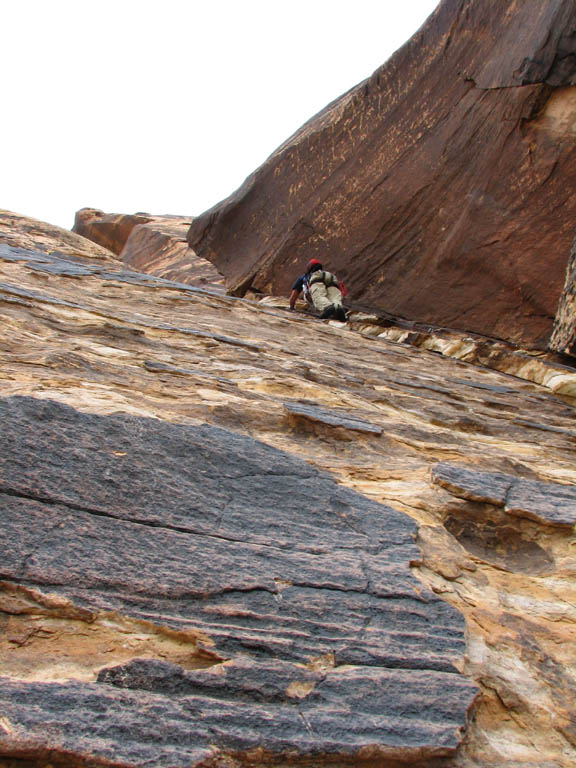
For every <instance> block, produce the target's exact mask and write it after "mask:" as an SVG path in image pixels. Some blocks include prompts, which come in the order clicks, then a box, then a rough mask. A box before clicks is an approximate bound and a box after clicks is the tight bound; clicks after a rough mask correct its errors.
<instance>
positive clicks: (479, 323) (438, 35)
mask: <svg viewBox="0 0 576 768" xmlns="http://www.w3.org/2000/svg"><path fill="white" fill-rule="evenodd" d="M575 26H576V8H575V6H574V3H573V2H572V0H540V1H539V2H538V3H531V2H517V0H502V1H501V2H494V1H493V0H443V2H441V3H440V5H439V7H438V9H437V10H436V12H435V13H434V14H433V15H432V16H431V17H430V19H429V20H428V22H427V23H426V24H425V25H424V26H423V27H422V28H421V30H420V31H419V32H418V33H417V34H416V35H415V36H414V37H413V38H412V39H411V40H410V41H409V42H408V43H407V44H406V45H405V46H404V47H403V48H402V49H400V50H399V51H398V52H397V53H396V54H395V55H394V56H393V57H392V58H391V59H390V60H389V61H388V62H387V63H386V64H385V65H384V66H383V67H382V68H380V69H379V70H377V71H376V72H375V73H374V74H373V75H372V77H370V78H369V79H368V80H366V81H365V82H363V83H361V84H360V85H358V86H357V87H356V88H354V89H352V90H351V91H349V92H348V93H346V94H345V95H344V96H342V97H341V98H340V99H338V100H337V101H335V102H333V103H332V104H331V105H329V106H328V107H326V109H325V110H323V111H322V112H320V113H319V114H318V115H316V116H315V117H313V118H312V119H311V120H310V121H309V122H308V123H306V124H305V125H304V126H303V127H302V128H301V129H300V130H299V131H298V132H297V133H296V134H294V135H293V136H292V137H291V138H290V139H288V140H287V141H286V142H285V143H284V144H283V145H282V146H281V147H280V148H279V149H278V150H277V151H276V152H275V153H274V154H273V155H272V156H271V157H270V158H269V159H268V160H267V161H266V163H265V164H264V165H263V166H261V167H260V168H259V169H258V170H257V171H256V172H255V173H254V174H253V175H252V176H251V177H249V179H247V181H246V182H245V184H244V185H243V186H242V187H241V188H240V189H239V190H238V191H237V192H236V193H234V194H233V195H232V196H231V197H229V198H228V199H227V200H225V201H224V202H222V203H220V204H219V205H217V206H215V207H214V208H213V209H211V210H210V211H208V212H206V213H204V214H203V215H201V216H199V217H198V218H196V219H195V220H194V221H193V223H192V225H191V228H190V234H189V238H188V239H189V243H190V245H191V247H192V248H193V249H194V250H195V251H196V252H197V253H198V254H199V255H202V256H205V257H206V258H207V259H209V260H210V261H212V262H213V263H214V264H215V265H216V266H217V267H218V269H219V270H220V271H222V272H223V273H224V274H225V275H226V278H227V280H228V283H229V286H230V289H231V290H232V291H233V292H234V293H235V294H236V295H243V294H244V292H245V291H246V290H247V288H249V287H252V288H254V289H257V290H261V291H264V292H268V293H274V294H283V293H286V291H287V290H288V289H289V288H290V284H291V283H292V282H293V281H294V279H295V277H296V276H297V275H298V274H299V273H301V272H302V271H303V267H304V265H305V263H306V261H307V260H308V259H309V258H310V257H317V258H320V259H321V260H323V261H325V262H326V263H327V264H328V265H329V267H330V269H333V270H334V271H335V272H336V273H337V274H338V275H339V276H340V277H341V278H342V279H344V280H345V281H346V283H347V286H348V288H349V290H350V300H351V301H352V302H353V303H355V304H356V305H357V306H359V305H365V306H370V307H373V308H374V307H376V308H381V309H384V310H386V311H387V312H389V313H392V314H394V315H400V316H403V317H406V318H410V319H413V320H420V321H425V322H430V323H434V324H436V325H446V326H449V327H453V328H459V329H465V330H468V331H475V332H479V333H483V334H488V335H491V336H497V337H501V338H504V339H508V340H512V341H514V342H518V343H524V344H526V343H529V344H532V345H536V346H539V347H540V348H545V346H546V344H547V343H548V341H549V339H550V334H551V331H552V326H553V321H554V317H555V315H556V311H557V308H558V301H559V299H560V297H561V295H562V288H563V284H564V277H565V272H566V263H567V260H568V254H569V250H570V245H571V242H572V238H573V228H574V219H575V214H576V198H575V197H574V195H573V194H572V187H573V179H574V177H575V175H576V144H575V141H574V137H575V124H576V123H575V120H576V87H575V83H576V79H575V77H576V74H575V73H576V48H575V42H574V41H575V38H574V28H575Z"/></svg>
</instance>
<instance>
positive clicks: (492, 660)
mask: <svg viewBox="0 0 576 768" xmlns="http://www.w3.org/2000/svg"><path fill="white" fill-rule="evenodd" d="M26 227H27V225H25V224H24V223H23V229H24V230H25V229H26ZM10 235H11V237H10V244H3V245H1V246H0V270H1V273H2V275H1V279H0V313H1V315H2V323H1V324H0V328H1V329H2V331H1V339H0V355H1V358H2V368H1V372H0V410H1V411H2V423H3V430H2V432H1V440H2V446H1V450H0V457H1V460H2V466H1V470H2V471H1V474H0V507H1V517H2V526H1V527H0V530H1V531H2V536H3V539H4V542H3V552H4V557H3V558H2V563H1V564H0V569H1V570H0V573H1V576H0V578H1V579H2V590H1V598H0V600H1V602H0V606H1V612H0V623H1V624H2V630H3V631H2V635H1V639H0V664H1V670H2V678H1V680H0V698H1V700H2V715H1V716H0V754H1V755H2V758H0V760H3V761H4V762H6V764H7V765H10V768H12V766H13V765H16V764H17V765H19V766H26V765H30V766H32V765H47V764H51V765H53V766H65V765H79V764H86V765H111V764H112V765H115V766H143V765H149V764H151V763H152V764H154V765H159V766H160V765H170V766H174V767H176V766H190V765H198V766H200V765H203V766H222V765H227V766H241V765H246V764H251V765H256V766H266V765H267V766H272V765H273V766H283V765H286V766H287V765H297V764H300V765H311V764H314V765H315V766H321V765H333V766H334V765H341V766H344V765H362V764H364V765H373V766H377V765H378V766H381V765H387V766H395V768H399V766H400V765H402V766H407V765H409V766H421V768H424V766H426V768H430V767H431V766H434V767H435V768H440V767H442V768H448V767H449V768H489V767H490V768H493V766H496V765H497V766H505V768H520V767H522V768H528V766H530V768H533V767H534V766H535V765H538V766H540V767H541V768H558V766H561V768H568V766H571V765H572V764H573V763H574V761H575V760H576V733H575V731H574V720H573V714H572V709H573V700H574V694H575V689H574V677H575V675H576V669H575V668H574V657H575V656H574V636H573V634H574V633H573V626H574V621H576V614H575V611H574V607H573V606H574V602H575V598H576V595H575V594H574V576H575V575H576V554H575V549H574V546H573V525H572V523H573V520H574V518H575V517H576V510H575V509H574V505H573V499H574V487H575V486H576V470H575V462H574V455H575V447H576V431H575V429H574V423H575V422H574V406H575V402H576V401H575V400H574V399H573V398H571V397H569V396H568V395H566V394H564V395H559V394H555V393H554V392H552V390H551V389H545V388H543V387H540V386H538V385H536V384H533V383H530V382H527V381H526V380H523V379H519V378H515V377H512V376H508V375H504V374H502V373H499V372H497V371H494V370H487V369H485V368H482V367H481V366H479V365H473V364H469V363H466V362H463V361H461V360H456V359H450V358H447V357H442V356H440V355H438V354H435V353H433V352H430V351H428V350H426V349H423V348H417V347H411V346H407V345H404V344H399V343H394V342H393V341H390V340H388V339H386V338H385V337H380V336H373V335H369V334H368V333H364V332H360V331H358V330H354V328H353V327H350V326H344V325H342V324H340V323H336V322H333V321H319V320H317V319H315V318H313V317H310V316H306V315H302V314H299V313H287V312H285V311H284V310H283V309H280V308H276V307H274V306H273V305H272V304H270V303H269V302H268V303H267V302H260V303H258V302H256V301H248V300H244V299H238V298H234V297H231V296H223V295H218V294H216V293H211V292H208V291H205V290H201V289H198V288H195V287H193V286H189V285H185V284H183V283H176V282H170V281H166V280H162V279H160V278H158V277H155V276H151V275H144V274H139V273H137V272H134V271H127V270H126V269H125V268H124V267H123V266H122V265H121V264H119V263H117V262H114V260H113V259H110V260H109V262H107V263H103V262H102V260H101V259H99V258H94V257H91V256H90V255H89V251H90V249H91V248H93V247H94V246H93V244H91V243H88V242H86V241H85V242H86V249H87V250H86V253H84V254H82V253H81V252H79V251H76V252H75V253H74V254H71V255H69V256H64V255H63V254H62V252H61V251H60V252H56V253H50V252H49V251H50V250H56V251H58V249H53V248H48V247H47V248H46V249H41V247H40V245H38V246H32V245H31V243H30V240H29V239H28V233H27V232H24V234H23V240H22V244H21V245H19V244H18V230H17V228H16V227H15V226H13V228H12V229H11V232H10ZM77 242H81V241H80V240H78V241H77ZM413 536H416V538H415V539H414V538H413ZM464 624H465V627H466V633H465V635H464V633H463V628H464ZM476 691H478V695H476ZM469 706H470V709H469V711H468V714H466V709H467V708H468V707H469ZM11 761H12V764H11Z"/></svg>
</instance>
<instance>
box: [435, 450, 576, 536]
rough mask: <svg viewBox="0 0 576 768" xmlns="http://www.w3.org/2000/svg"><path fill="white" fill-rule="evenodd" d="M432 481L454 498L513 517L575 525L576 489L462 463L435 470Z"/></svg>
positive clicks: (549, 523)
mask: <svg viewBox="0 0 576 768" xmlns="http://www.w3.org/2000/svg"><path fill="white" fill-rule="evenodd" d="M432 480H433V482H435V483H437V484H438V485H441V486H442V487H443V488H446V489H447V490H449V491H450V492H451V493H453V494H454V495H455V496H460V497H461V498H464V499H469V500H471V501H478V502H481V503H486V504H493V505H495V506H498V507H502V508H503V509H504V510H505V511H506V512H508V513H509V514H510V515H513V516H516V517H523V518H528V519H531V520H536V521H537V522H540V523H545V524H548V525H558V526H573V525H574V524H575V523H576V486H573V485H562V484H560V483H546V482H541V481H538V480H527V479H525V478H518V477H514V476H513V475H507V474H503V473H498V472H477V471H476V470H473V469H469V468H468V467H465V466H463V465H459V464H448V463H440V464H436V466H435V467H433V468H432Z"/></svg>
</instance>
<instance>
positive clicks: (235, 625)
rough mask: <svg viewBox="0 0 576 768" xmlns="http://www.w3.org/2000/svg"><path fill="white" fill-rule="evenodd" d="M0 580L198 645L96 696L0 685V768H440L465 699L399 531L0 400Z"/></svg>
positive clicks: (299, 493) (61, 414) (436, 609)
mask: <svg viewBox="0 0 576 768" xmlns="http://www.w3.org/2000/svg"><path fill="white" fill-rule="evenodd" d="M0 419H1V421H2V424H3V429H2V436H1V445H0V448H1V450H0V456H1V459H0V461H1V463H0V468H1V470H2V472H1V477H2V480H1V484H0V510H1V512H0V514H1V520H2V526H1V528H0V538H1V539H2V548H3V553H4V556H3V559H2V563H1V565H0V578H2V579H4V580H5V581H7V582H13V583H17V584H22V585H24V586H26V587H32V588H34V589H40V590H41V591H48V592H50V593H55V594H57V595H60V596H62V597H63V598H66V600H68V601H71V602H72V603H73V604H74V605H76V606H78V607H79V608H80V609H82V608H85V609H88V610H90V611H93V610H113V611H117V612H118V613H120V614H122V615H124V616H131V617H134V618H137V619H144V620H146V621H153V622H155V623H156V624H159V625H164V626H167V627H169V628H175V629H184V630H194V631H197V632H200V633H202V635H203V636H206V637H208V638H210V642H211V643H214V645H213V646H212V647H211V651H212V652H214V653H216V654H218V655H219V656H221V657H223V658H227V659H229V661H227V662H226V663H224V664H215V665H213V666H211V667H208V668H207V669H203V670H185V669H183V668H182V667H180V666H179V665H176V664H171V663H168V662H164V661H162V660H159V659H143V660H136V661H133V662H131V663H129V664H126V665H124V666H121V667H116V668H112V669H108V670H103V671H101V672H100V674H99V676H98V680H97V681H96V682H93V683H85V682H84V683H82V682H74V681H72V680H71V681H70V682H68V683H62V682H59V683H49V682H48V683H26V682H23V681H22V680H18V679H6V678H3V679H2V683H1V685H0V699H1V700H2V713H3V718H4V722H5V724H6V723H7V724H8V726H7V727H5V728H3V729H1V730H0V754H3V755H5V756H22V757H26V756H27V755H31V754H34V752H35V751H36V752H38V750H39V749H40V750H41V751H42V752H43V753H44V754H46V753H49V754H50V755H51V756H54V758H55V759H58V756H59V755H60V756H61V757H63V756H68V757H73V758H75V759H78V760H84V759H87V760H104V761H106V760H108V761H112V762H113V763H114V765H130V766H138V765H144V764H150V763H151V762H152V763H153V764H154V765H156V766H171V768H173V767H174V766H184V765H185V766H194V765H198V766H199V765H209V764H211V761H212V759H213V758H214V756H215V755H217V754H227V753H232V752H242V753H244V752H246V751H248V750H251V749H255V748H257V747H262V748H263V749H264V750H265V751H268V752H270V753H272V754H276V755H277V756H291V758H295V759H297V758H304V757H308V758H310V757H313V756H316V757H319V756H322V758H323V759H324V758H326V759H327V760H328V764H329V762H330V760H333V759H336V757H337V756H342V757H343V758H346V756H347V757H348V758H351V757H352V756H356V758H357V761H358V762H357V764H360V763H361V761H362V759H363V756H366V755H371V756H372V757H374V755H376V756H377V755H378V754H381V755H386V756H387V758H389V759H390V760H391V761H392V760H394V759H398V760H403V761H405V762H406V763H407V764H411V765H419V764H423V763H424V761H426V760H430V759H432V758H435V757H442V756H447V755H450V754H451V753H453V751H454V749H455V748H456V746H457V745H458V742H459V735H458V730H459V729H461V728H462V726H463V725H464V724H465V718H466V711H467V709H468V707H469V706H470V704H471V702H472V700H473V699H474V696H475V694H476V688H475V687H474V686H473V685H472V684H471V683H470V682H469V681H468V680H466V679H464V678H463V677H461V676H460V675H459V674H458V673H457V671H456V669H455V668H454V667H453V664H452V663H453V661H455V660H456V659H458V658H459V657H460V656H461V655H462V653H463V650H464V634H463V619H462V616H461V615H460V614H459V613H458V612H457V611H456V610H455V609H454V608H453V607H451V606H450V605H449V604H447V603H445V602H443V601H442V600H440V599H439V598H438V597H437V596H436V595H434V594H432V593H431V592H429V591H427V590H426V589H424V588H423V587H422V585H421V584H420V583H419V582H418V581H417V580H416V579H415V578H414V577H413V576H412V574H411V572H410V570H409V568H408V564H409V563H410V561H413V560H417V559H418V558H419V552H418V550H417V548H416V546H415V544H414V534H415V531H416V526H415V524H414V523H413V522H412V521H411V520H410V519H409V518H408V517H407V516H405V515H403V514H401V513H399V512H397V511H396V510H394V509H392V508H390V507H387V506H384V505H381V504H377V503H374V502H371V501H369V500H367V499H366V498H365V497H363V496H361V495H359V494H356V493H354V492H353V491H351V490H349V489H346V488H343V487H341V486H339V485H337V484H336V483H335V482H334V481H333V480H332V479H331V477H330V476H329V475H327V474H322V473H320V472H318V471H316V470H315V469H314V468H312V467H311V466H310V465H308V464H307V463H305V462H304V461H302V460H300V459H296V458H294V457H291V456H289V455H288V454H285V453H283V452H281V451H278V450H276V449H273V448H271V447H269V446H266V445H264V444H262V443H259V442H257V441H255V440H253V439H251V438H248V437H244V436H240V435H238V434H234V433H231V432H228V431H225V430H222V429H218V428H215V427H211V426H200V427H192V426H182V425H174V424H168V423H165V422H161V421H155V420H152V419H144V418H139V417H134V416H127V415H112V416H106V417H102V416H96V415H90V414H84V413H80V412H78V411H75V410H74V409H72V408H70V407H68V406H64V405H61V404H57V403H54V402H51V401H39V400H36V399H34V398H21V397H14V398H5V399H3V400H0Z"/></svg>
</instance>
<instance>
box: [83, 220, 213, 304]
mask: <svg viewBox="0 0 576 768" xmlns="http://www.w3.org/2000/svg"><path fill="white" fill-rule="evenodd" d="M190 222H191V219H190V218H184V217H182V216H151V215H150V214H144V213H136V214H133V215H124V214H119V213H104V212H103V211H99V210H97V209H95V208H82V209H81V210H80V211H78V212H77V213H76V218H75V221H74V227H73V231H74V232H77V233H79V234H81V235H82V236H83V237H86V238H88V239H90V240H93V241H94V242H96V243H99V244H100V245H103V246H104V247H105V248H108V249H109V250H111V251H112V252H113V253H115V254H118V257H119V259H120V260H121V261H122V262H123V264H125V265H126V266H127V267H130V268H134V269H137V270H139V271H141V272H147V273H149V274H151V275H157V276H158V277H164V278H166V279H167V280H176V281H177V282H182V283H187V284H188V285H195V286H200V287H204V288H209V289H210V290H211V291H217V292H218V293H224V291H225V287H224V278H223V277H222V275H221V274H220V273H219V272H218V270H217V269H216V268H215V267H214V266H213V265H212V264H211V263H210V262H209V261H206V259H203V258H200V257H199V256H196V254H195V253H194V251H192V250H191V248H189V247H188V243H187V241H186V235H187V232H188V229H189V228H190Z"/></svg>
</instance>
